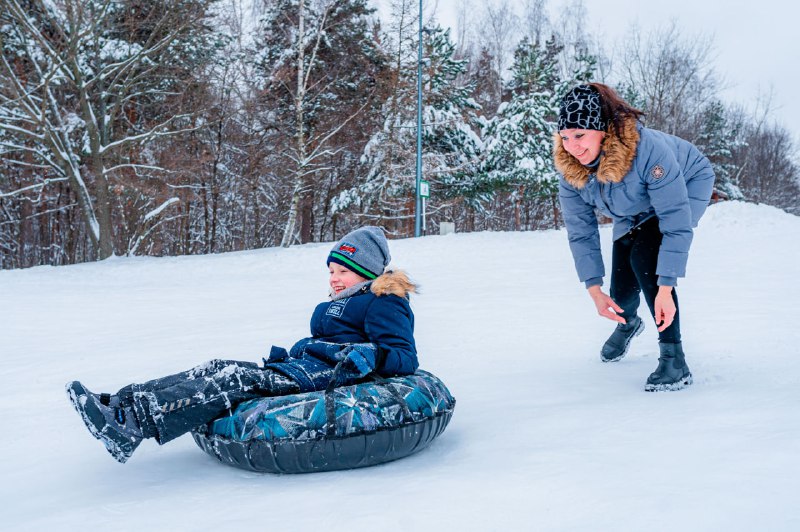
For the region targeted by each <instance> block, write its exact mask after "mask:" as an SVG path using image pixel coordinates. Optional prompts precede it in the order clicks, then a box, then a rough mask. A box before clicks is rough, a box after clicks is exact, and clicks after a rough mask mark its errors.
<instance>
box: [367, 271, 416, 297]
mask: <svg viewBox="0 0 800 532" xmlns="http://www.w3.org/2000/svg"><path fill="white" fill-rule="evenodd" d="M370 291H372V293H373V294H375V295H376V296H386V295H395V296H400V297H403V298H408V297H409V296H410V295H411V294H414V293H416V292H417V285H415V284H414V283H413V282H411V280H410V279H409V278H408V275H407V274H406V272H404V271H402V270H389V271H387V272H385V273H384V274H383V275H379V276H378V277H377V279H375V280H374V281H372V284H371V286H370Z"/></svg>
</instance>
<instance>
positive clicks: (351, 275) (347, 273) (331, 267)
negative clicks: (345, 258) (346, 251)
mask: <svg viewBox="0 0 800 532" xmlns="http://www.w3.org/2000/svg"><path fill="white" fill-rule="evenodd" d="M328 271H329V272H331V277H330V281H329V283H330V285H331V288H332V289H333V293H334V294H338V293H339V292H341V291H342V290H344V289H346V288H350V287H351V286H354V285H357V284H358V283H363V282H364V281H366V280H367V279H366V278H365V277H361V276H360V275H358V274H357V273H356V272H354V271H352V270H348V269H347V268H345V267H344V266H342V265H341V264H337V263H335V262H331V263H330V264H328Z"/></svg>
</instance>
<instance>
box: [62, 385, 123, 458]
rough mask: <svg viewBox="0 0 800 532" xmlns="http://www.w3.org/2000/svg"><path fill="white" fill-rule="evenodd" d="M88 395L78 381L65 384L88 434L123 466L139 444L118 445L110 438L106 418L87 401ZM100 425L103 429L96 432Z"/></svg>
mask: <svg viewBox="0 0 800 532" xmlns="http://www.w3.org/2000/svg"><path fill="white" fill-rule="evenodd" d="M88 394H89V390H87V389H86V388H85V387H84V386H83V385H82V384H81V383H80V382H78V381H73V382H71V383H69V384H67V396H68V397H69V401H70V402H71V403H72V406H73V407H74V408H75V411H76V412H78V414H79V415H80V416H81V419H82V420H83V424H84V425H86V428H87V429H88V430H89V433H90V434H91V435H92V436H94V437H95V438H96V439H98V440H100V441H101V442H102V443H103V445H104V446H105V448H106V450H107V451H108V452H109V454H110V455H111V456H113V457H114V460H116V461H117V462H119V463H121V464H124V463H125V462H127V461H128V458H130V457H131V455H132V454H133V451H135V450H136V447H137V446H138V445H139V443H138V442H137V443H136V444H134V443H133V442H130V443H129V444H127V445H126V444H120V443H119V442H117V441H115V440H114V439H113V438H111V437H110V436H109V434H108V432H111V431H112V429H111V427H109V426H108V423H106V418H105V416H103V413H102V412H101V411H100V409H98V408H97V407H96V406H95V404H94V403H93V402H91V401H89V400H88ZM100 423H102V425H103V428H102V429H101V430H98V429H97V427H98V425H100ZM125 439H128V438H125Z"/></svg>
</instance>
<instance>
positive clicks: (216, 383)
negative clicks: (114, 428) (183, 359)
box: [117, 360, 300, 444]
mask: <svg viewBox="0 0 800 532" xmlns="http://www.w3.org/2000/svg"><path fill="white" fill-rule="evenodd" d="M299 391H300V389H299V387H298V386H297V384H295V382H294V381H293V380H291V379H289V378H288V377H286V376H284V375H282V374H281V373H278V372H276V371H273V370H271V369H263V368H260V367H259V366H258V364H256V363H254V362H240V361H236V360H211V361H209V362H206V363H205V364H201V365H199V366H196V367H194V368H192V369H190V370H188V371H183V372H181V373H176V374H175V375H169V376H167V377H162V378H160V379H154V380H151V381H148V382H145V383H143V384H129V385H128V386H125V387H124V388H122V389H121V390H120V391H119V392H117V396H118V397H119V398H120V401H121V403H122V404H123V405H132V406H133V409H134V412H135V414H136V419H137V420H138V421H139V425H140V427H141V429H142V433H143V434H144V436H145V437H146V438H155V439H156V441H158V443H160V444H164V443H166V442H168V441H170V440H173V439H175V438H177V437H178V436H181V435H182V434H185V433H187V432H189V431H190V430H192V429H193V428H195V427H198V426H200V425H203V424H204V423H208V422H209V421H212V420H213V419H216V418H217V417H219V416H221V415H223V414H225V413H228V412H230V411H231V410H232V409H233V408H235V407H236V405H237V404H238V403H240V402H242V401H247V400H249V399H255V398H258V397H265V396H275V395H287V394H292V393H297V392H299Z"/></svg>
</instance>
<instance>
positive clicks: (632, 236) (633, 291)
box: [610, 216, 681, 343]
mask: <svg viewBox="0 0 800 532" xmlns="http://www.w3.org/2000/svg"><path fill="white" fill-rule="evenodd" d="M661 238H662V235H661V231H660V230H659V229H658V218H656V217H655V216H653V217H652V218H650V219H649V220H647V221H646V222H644V223H643V224H641V225H639V226H637V227H635V228H634V229H632V230H631V231H630V232H629V233H628V234H626V235H625V236H623V237H622V238H620V239H618V240H616V241H615V242H614V249H613V251H612V258H611V261H612V265H611V267H612V271H611V294H610V295H611V299H613V300H614V302H615V303H616V304H617V305H619V306H620V307H622V309H623V311H624V312H623V313H622V317H623V318H625V320H626V321H627V320H628V319H629V318H633V317H634V316H636V310H637V309H638V308H639V292H644V300H645V301H646V302H647V306H648V307H650V317H651V319H654V316H655V300H656V294H658V275H656V266H657V265H658V250H659V249H660V248H661ZM672 299H673V301H675V308H676V312H675V320H674V321H673V322H672V325H670V326H669V327H667V328H666V329H664V330H663V331H662V332H660V333H658V340H659V341H660V342H664V343H678V342H680V341H681V325H680V315H681V313H680V310H679V309H678V294H677V292H676V290H675V289H674V288H673V289H672Z"/></svg>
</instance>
